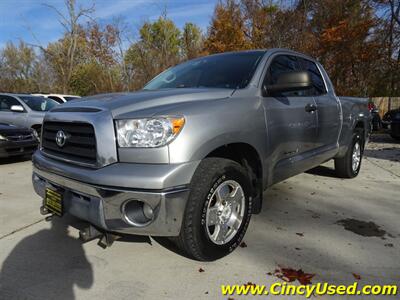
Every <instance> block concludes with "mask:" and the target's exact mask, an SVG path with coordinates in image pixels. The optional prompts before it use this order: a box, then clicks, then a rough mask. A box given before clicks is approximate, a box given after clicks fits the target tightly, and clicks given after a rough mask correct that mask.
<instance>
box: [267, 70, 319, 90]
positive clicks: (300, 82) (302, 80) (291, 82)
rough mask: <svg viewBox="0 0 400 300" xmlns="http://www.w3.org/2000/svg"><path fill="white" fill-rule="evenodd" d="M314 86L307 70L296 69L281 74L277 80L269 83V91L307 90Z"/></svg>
mask: <svg viewBox="0 0 400 300" xmlns="http://www.w3.org/2000/svg"><path fill="white" fill-rule="evenodd" d="M311 87H312V81H311V76H310V74H309V73H308V72H307V71H294V72H288V73H283V74H281V75H279V77H278V79H277V82H276V83H275V84H272V85H267V86H266V87H265V88H266V90H267V92H268V93H272V94H275V93H281V92H291V91H301V90H307V89H309V88H311Z"/></svg>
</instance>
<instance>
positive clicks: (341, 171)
mask: <svg viewBox="0 0 400 300" xmlns="http://www.w3.org/2000/svg"><path fill="white" fill-rule="evenodd" d="M362 137H363V131H362V130H356V131H355V132H354V133H353V138H352V140H351V144H350V145H349V148H348V149H347V152H346V154H345V155H344V156H343V157H340V158H335V171H336V174H337V176H338V177H340V178H354V177H356V176H357V175H358V173H359V172H360V168H361V161H362V155H363V152H364V142H363V138H362Z"/></svg>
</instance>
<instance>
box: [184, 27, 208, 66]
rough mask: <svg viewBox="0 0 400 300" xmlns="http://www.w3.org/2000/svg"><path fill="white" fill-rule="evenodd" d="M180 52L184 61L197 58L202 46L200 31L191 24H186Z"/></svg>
mask: <svg viewBox="0 0 400 300" xmlns="http://www.w3.org/2000/svg"><path fill="white" fill-rule="evenodd" d="M181 43H182V50H183V55H184V57H185V58H186V59H192V58H195V57H198V56H199V55H200V53H201V50H202V46H203V37H202V34H201V29H200V28H199V27H198V26H197V25H195V24H193V23H186V24H185V26H184V27H183V33H182V42H181Z"/></svg>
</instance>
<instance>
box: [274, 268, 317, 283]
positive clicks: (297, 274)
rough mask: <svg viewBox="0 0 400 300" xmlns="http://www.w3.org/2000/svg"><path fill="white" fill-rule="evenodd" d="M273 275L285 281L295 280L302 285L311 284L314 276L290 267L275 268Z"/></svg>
mask: <svg viewBox="0 0 400 300" xmlns="http://www.w3.org/2000/svg"><path fill="white" fill-rule="evenodd" d="M274 275H275V276H276V277H278V278H279V279H282V280H283V281H286V282H293V281H295V280H297V281H298V282H300V283H301V284H303V285H307V284H311V279H312V278H313V277H314V276H315V274H311V273H305V272H304V271H303V270H302V269H298V270H295V269H292V268H280V269H275V272H274Z"/></svg>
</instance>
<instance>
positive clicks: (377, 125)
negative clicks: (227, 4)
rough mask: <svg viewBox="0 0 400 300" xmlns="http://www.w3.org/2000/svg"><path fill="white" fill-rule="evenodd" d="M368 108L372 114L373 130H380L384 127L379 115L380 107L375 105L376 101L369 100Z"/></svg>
mask: <svg viewBox="0 0 400 300" xmlns="http://www.w3.org/2000/svg"><path fill="white" fill-rule="evenodd" d="M368 110H369V111H370V113H371V116H372V130H373V131H378V130H379V129H381V128H382V120H381V117H380V115H379V108H378V107H377V106H376V105H375V103H374V102H368Z"/></svg>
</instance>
